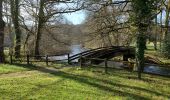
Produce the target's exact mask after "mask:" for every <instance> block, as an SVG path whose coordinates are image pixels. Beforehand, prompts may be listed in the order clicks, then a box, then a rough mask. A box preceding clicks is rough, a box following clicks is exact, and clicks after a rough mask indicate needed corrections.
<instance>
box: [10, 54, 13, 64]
mask: <svg viewBox="0 0 170 100" xmlns="http://www.w3.org/2000/svg"><path fill="white" fill-rule="evenodd" d="M10 63H11V64H12V63H13V60H12V55H10Z"/></svg>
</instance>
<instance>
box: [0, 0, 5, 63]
mask: <svg viewBox="0 0 170 100" xmlns="http://www.w3.org/2000/svg"><path fill="white" fill-rule="evenodd" d="M2 2H3V1H2V0H0V63H3V62H4V61H5V58H4V27H5V22H4V21H3V19H2V17H3V16H2Z"/></svg>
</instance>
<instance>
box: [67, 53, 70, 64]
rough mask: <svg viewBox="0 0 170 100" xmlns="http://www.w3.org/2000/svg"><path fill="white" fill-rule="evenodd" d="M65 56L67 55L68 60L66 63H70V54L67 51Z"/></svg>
mask: <svg viewBox="0 0 170 100" xmlns="http://www.w3.org/2000/svg"><path fill="white" fill-rule="evenodd" d="M67 56H68V59H67V60H68V61H67V62H68V64H70V54H69V53H68V55H67Z"/></svg>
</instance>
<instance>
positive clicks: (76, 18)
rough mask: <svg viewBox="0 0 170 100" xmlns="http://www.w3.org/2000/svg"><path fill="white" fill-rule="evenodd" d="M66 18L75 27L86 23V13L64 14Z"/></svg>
mask: <svg viewBox="0 0 170 100" xmlns="http://www.w3.org/2000/svg"><path fill="white" fill-rule="evenodd" d="M64 16H65V18H66V19H67V20H69V21H70V22H72V23H73V24H74V25H78V24H81V23H83V22H84V20H85V19H86V14H85V12H84V11H77V12H74V13H69V14H64Z"/></svg>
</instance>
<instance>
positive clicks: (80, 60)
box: [79, 54, 83, 68]
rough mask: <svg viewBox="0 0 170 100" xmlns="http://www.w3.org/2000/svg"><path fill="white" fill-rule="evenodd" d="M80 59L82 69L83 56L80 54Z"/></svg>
mask: <svg viewBox="0 0 170 100" xmlns="http://www.w3.org/2000/svg"><path fill="white" fill-rule="evenodd" d="M79 59H80V62H79V63H80V67H81V68H82V65H83V64H82V55H81V54H80V58H79Z"/></svg>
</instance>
